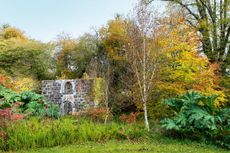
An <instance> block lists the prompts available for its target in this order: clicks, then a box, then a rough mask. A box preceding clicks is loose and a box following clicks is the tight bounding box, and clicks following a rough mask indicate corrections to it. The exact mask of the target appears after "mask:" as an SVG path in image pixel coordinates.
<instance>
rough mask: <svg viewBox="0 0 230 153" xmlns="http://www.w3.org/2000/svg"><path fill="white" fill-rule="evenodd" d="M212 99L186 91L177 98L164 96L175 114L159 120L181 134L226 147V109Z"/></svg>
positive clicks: (229, 123)
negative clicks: (218, 105) (216, 104)
mask: <svg viewBox="0 0 230 153" xmlns="http://www.w3.org/2000/svg"><path fill="white" fill-rule="evenodd" d="M216 98H217V96H215V95H213V96H205V95H202V94H200V93H197V92H193V91H190V92H188V93H186V94H185V95H183V96H181V97H179V98H173V99H166V100H165V103H166V104H167V105H168V106H169V107H170V108H171V109H173V110H174V113H175V116H174V117H173V118H166V119H164V120H162V121H161V124H162V127H163V128H164V129H166V130H168V131H171V132H173V133H175V134H180V135H182V136H184V137H189V138H195V139H203V138H204V139H205V140H206V141H210V140H212V142H215V143H217V144H219V145H222V146H224V147H227V148H230V138H229V134H230V109H229V108H217V107H216V106H215V100H216Z"/></svg>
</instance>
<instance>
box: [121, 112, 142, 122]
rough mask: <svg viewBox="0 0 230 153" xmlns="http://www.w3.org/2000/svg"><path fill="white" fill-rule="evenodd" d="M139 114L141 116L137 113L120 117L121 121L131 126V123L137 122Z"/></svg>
mask: <svg viewBox="0 0 230 153" xmlns="http://www.w3.org/2000/svg"><path fill="white" fill-rule="evenodd" d="M139 114H140V113H139V112H135V113H133V112H132V113H130V114H129V115H125V114H122V115H121V116H120V120H121V121H123V122H126V123H127V124H131V123H134V122H136V120H137V116H138V115H139Z"/></svg>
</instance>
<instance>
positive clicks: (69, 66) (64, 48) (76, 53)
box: [55, 34, 96, 79]
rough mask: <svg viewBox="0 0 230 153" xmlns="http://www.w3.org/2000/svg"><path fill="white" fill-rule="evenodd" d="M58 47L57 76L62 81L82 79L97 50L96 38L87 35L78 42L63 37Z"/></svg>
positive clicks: (65, 36)
mask: <svg viewBox="0 0 230 153" xmlns="http://www.w3.org/2000/svg"><path fill="white" fill-rule="evenodd" d="M56 47H57V48H58V52H57V53H56V55H55V56H56V76H57V77H59V78H62V79H74V78H81V77H82V76H83V74H84V72H85V71H86V68H87V64H88V63H89V62H90V60H91V58H92V56H93V55H94V52H95V50H96V38H95V37H94V36H93V35H90V34H85V35H84V36H82V37H80V38H79V40H78V41H77V40H75V39H73V38H71V37H70V36H68V35H61V36H60V38H59V40H58V42H57V45H56Z"/></svg>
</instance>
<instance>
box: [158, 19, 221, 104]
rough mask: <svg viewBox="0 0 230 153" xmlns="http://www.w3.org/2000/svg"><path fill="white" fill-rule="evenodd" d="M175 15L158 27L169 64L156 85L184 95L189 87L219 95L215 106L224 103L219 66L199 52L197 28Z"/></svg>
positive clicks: (161, 88) (167, 90) (167, 63)
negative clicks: (211, 62)
mask: <svg viewBox="0 0 230 153" xmlns="http://www.w3.org/2000/svg"><path fill="white" fill-rule="evenodd" d="M172 18H173V17H169V18H168V19H167V20H166V22H165V21H164V22H165V23H163V26H162V27H161V28H159V29H158V32H159V35H158V37H159V38H158V39H159V41H160V45H161V47H162V48H163V52H164V56H165V65H166V66H164V67H162V69H161V75H160V78H161V79H160V80H159V81H158V83H157V88H158V89H160V90H162V91H164V92H169V93H170V95H171V94H172V93H174V94H177V95H180V94H184V93H185V92H186V91H188V90H196V91H200V92H202V93H204V94H206V95H213V94H216V95H218V96H219V98H218V99H217V101H216V105H217V106H220V105H222V104H223V103H224V102H225V95H224V92H223V90H222V89H221V88H220V87H219V80H220V78H219V77H218V76H219V75H218V69H219V65H218V64H210V63H209V61H208V59H207V57H205V56H202V55H200V54H199V53H198V51H197V50H198V49H197V48H198V46H199V44H200V41H199V36H198V34H197V31H196V30H195V29H192V28H191V27H190V26H188V25H186V24H185V22H184V19H183V17H181V18H180V17H178V18H177V19H175V18H173V20H172ZM168 22H169V23H170V24H169V23H168ZM161 33H164V34H163V35H162V34H161Z"/></svg>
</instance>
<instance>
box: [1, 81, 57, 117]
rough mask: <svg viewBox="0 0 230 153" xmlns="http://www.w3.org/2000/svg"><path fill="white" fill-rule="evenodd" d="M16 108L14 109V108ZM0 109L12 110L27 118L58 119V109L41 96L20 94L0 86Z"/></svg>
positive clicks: (27, 93)
mask: <svg viewBox="0 0 230 153" xmlns="http://www.w3.org/2000/svg"><path fill="white" fill-rule="evenodd" d="M14 106H16V107H14ZM0 108H1V109H3V110H4V109H6V108H14V110H12V111H13V112H15V113H19V114H20V113H21V114H23V115H24V116H25V117H28V116H40V117H44V116H49V117H58V116H59V108H58V106H56V105H55V104H52V103H48V102H47V101H45V98H44V97H43V96H42V95H39V94H36V93H34V92H30V91H25V92H22V93H20V94H18V93H16V92H14V91H12V90H10V89H7V88H5V87H3V86H1V85H0Z"/></svg>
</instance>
